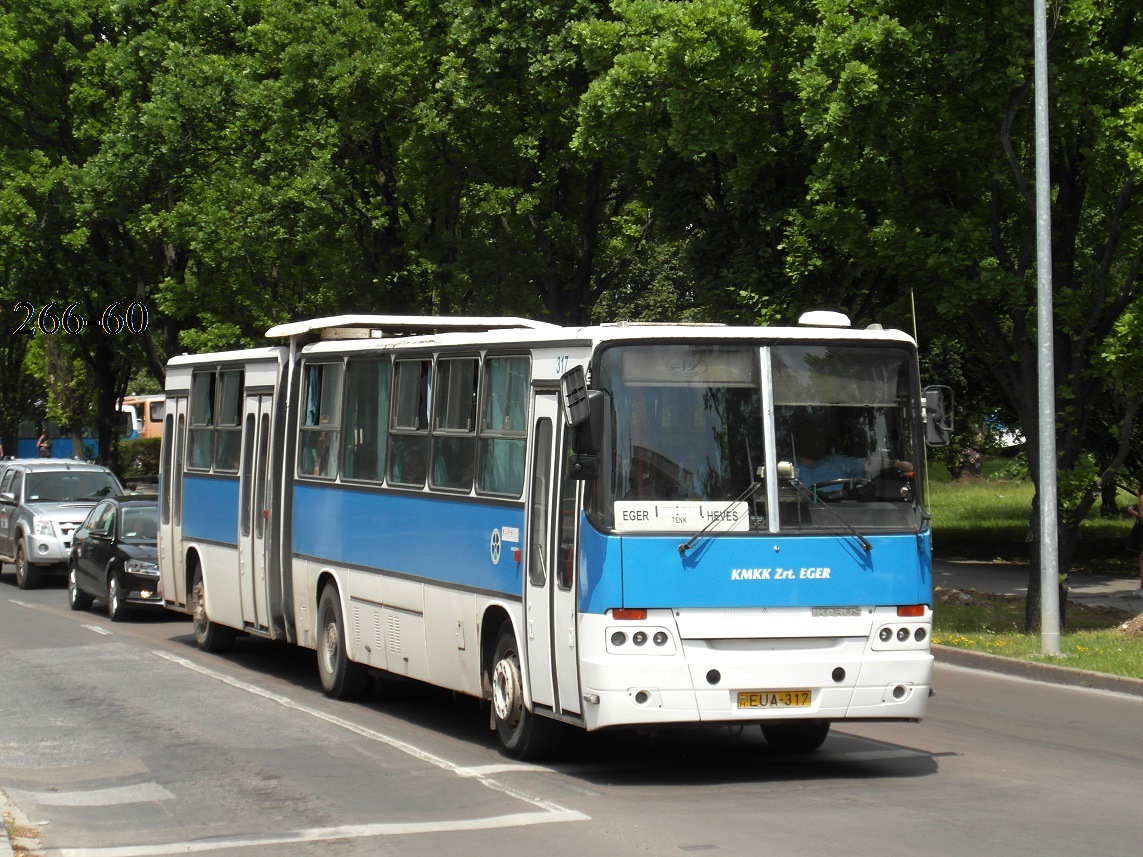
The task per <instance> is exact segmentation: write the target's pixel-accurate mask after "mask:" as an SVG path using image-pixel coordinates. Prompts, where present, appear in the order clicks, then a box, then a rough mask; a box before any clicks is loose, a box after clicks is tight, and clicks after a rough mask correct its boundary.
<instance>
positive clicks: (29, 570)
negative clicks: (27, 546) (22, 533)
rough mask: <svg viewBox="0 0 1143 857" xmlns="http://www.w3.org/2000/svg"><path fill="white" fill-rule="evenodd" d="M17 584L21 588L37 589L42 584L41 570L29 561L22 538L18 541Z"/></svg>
mask: <svg viewBox="0 0 1143 857" xmlns="http://www.w3.org/2000/svg"><path fill="white" fill-rule="evenodd" d="M16 585H17V586H18V587H20V588H21V589H36V588H37V587H39V585H40V570H39V569H38V568H36V567H35V566H34V565H32V564H31V563H30V562H28V555H27V554H26V553H25V552H24V540H23V539H22V538H21V539H20V540H19V541H17V542H16Z"/></svg>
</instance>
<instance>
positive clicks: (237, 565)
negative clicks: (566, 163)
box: [159, 312, 951, 758]
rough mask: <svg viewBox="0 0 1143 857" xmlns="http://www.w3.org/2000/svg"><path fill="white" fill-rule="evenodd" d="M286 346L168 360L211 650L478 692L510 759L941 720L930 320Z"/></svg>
mask: <svg viewBox="0 0 1143 857" xmlns="http://www.w3.org/2000/svg"><path fill="white" fill-rule="evenodd" d="M267 335H268V338H270V339H281V340H282V344H281V345H278V346H273V347H265V348H256V349H253V350H248V351H233V352H225V353H217V354H200V355H193V356H181V357H176V358H174V359H172V360H171V361H170V363H169V365H168V370H167V389H166V393H165V395H166V414H165V425H164V429H163V450H162V464H161V471H162V472H161V477H160V522H161V527H160V530H161V531H160V540H159V548H160V550H159V565H160V569H161V575H162V589H163V597H164V601H165V603H166V606H167V607H169V608H171V609H174V610H178V611H182V612H185V613H188V614H190V615H191V616H192V617H193V620H194V621H193V624H194V633H195V637H196V640H197V643H198V645H199V646H200V647H201V648H203V649H204V650H208V651H215V650H224V649H226V648H229V647H230V646H231V645H232V644H233V642H234V640H235V638H236V636H238V635H242V634H245V635H250V636H255V637H264V638H268V639H273V640H282V641H286V642H289V643H292V644H296V645H298V646H302V647H306V648H310V649H315V650H316V652H317V665H318V672H319V675H320V678H321V682H322V686H323V688H324V690H325V692H326V693H327V694H328V695H330V696H331V697H335V698H359V697H361V696H363V695H365V694H366V693H367V692H373V691H375V690H376V689H377V688H378V687H379V686H380V687H383V686H384V681H383V679H384V678H386V677H389V678H393V677H402V678H405V679H415V680H419V681H422V682H428V683H431V684H433V685H437V686H440V687H443V688H448V689H451V690H453V691H457V692H460V693H464V694H470V695H472V696H474V697H478V698H481V699H484V700H487V701H488V703H489V705H490V723H491V724H492V727H493V728H494V729H495V730H496V732H497V734H498V737H499V740H500V742H501V743H502V745H503V748H504V751H505V752H506V753H507V754H508V755H510V756H513V757H516V758H535V757H537V756H540V755H543V754H545V753H549V752H551V751H553V750H554V748H555V746H556V744H557V742H558V740H559V737H560V735H561V734H562V733H563V732H564V731H565V730H567V729H568V728H569V727H578V728H580V729H584V730H589V731H591V730H601V729H608V728H614V727H647V726H656V727H658V726H682V725H720V726H724V725H727V724H732V725H736V726H741V725H745V724H757V725H758V726H760V727H761V730H762V734H763V735H764V736H765V738H766V740H767V742H769V743H770V744H771V745H772V746H774V747H775V748H777V749H779V750H782V751H788V752H807V751H811V750H814V749H817V747H819V746H820V745H821V743H822V742H823V741H824V740H825V739H826V736H827V733H828V730H829V728H830V724H831V723H834V722H839V721H847V720H894V721H916V720H918V719H920V718H921V717H922V716H923V715H924V713H925V708H926V704H927V700H928V697H929V689H930V677H931V672H932V655H931V652H930V635H931V629H932V575H931V557H930V535H931V534H930V527H929V516H928V514H927V513H926V511H925V505H924V504H925V493H924V491H925V484H924V447H925V444H926V440H927V439H928V440H929V441H930V442H933V441H936V442H947V430H948V425H947V423H948V422H949V421H950V417H949V412H948V410H947V408H946V398H945V396H944V395H943V392H942V391H943V390H944V388H929V389H927V390H926V391H924V392H922V390H921V387H920V382H919V377H918V369H917V356H916V346H915V344H914V342H913V340H912V339H911V338H910V337H909V336H908V335H906V334H904V333H901V332H899V331H890V330H880V329H868V330H856V329H853V328H852V327H850V326H849V322H848V319H847V318H846V317H845V316H844V315H842V314H840V313H820V312H819V313H808V314H807V315H806V316H803V318H802V320H801V323H800V324H799V325H798V326H792V327H785V328H760V327H759V328H755V327H723V326H715V325H650V324H647V325H642V324H640V325H636V324H614V325H601V326H597V327H584V328H568V327H558V326H554V325H551V324H547V323H542V322H534V321H528V320H525V319H517V318H480V317H476V318H432V317H405V316H340V317H336V318H326V319H318V320H314V321H304V322H296V323H290V324H284V325H280V326H278V327H275V328H272V329H271V330H270V331H268V334H267ZM948 404H949V405H950V406H951V402H950V403H948ZM807 428H808V429H812V431H811V432H810V433H809V435H807V434H806V432H805V430H806V429H807ZM806 437H809V438H810V439H805V438H806ZM831 468H832V470H833V472H832V473H831V472H829V471H830V470H831Z"/></svg>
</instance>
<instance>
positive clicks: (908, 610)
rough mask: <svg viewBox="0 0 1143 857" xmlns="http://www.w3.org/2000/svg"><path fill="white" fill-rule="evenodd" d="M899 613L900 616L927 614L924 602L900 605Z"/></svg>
mask: <svg viewBox="0 0 1143 857" xmlns="http://www.w3.org/2000/svg"><path fill="white" fill-rule="evenodd" d="M897 615H898V616H924V615H925V605H924V604H910V605H908V606H907V607H898V608H897Z"/></svg>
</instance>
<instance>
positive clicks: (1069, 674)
mask: <svg viewBox="0 0 1143 857" xmlns="http://www.w3.org/2000/svg"><path fill="white" fill-rule="evenodd" d="M933 656H934V657H935V658H936V659H937V660H938V661H939V662H941V663H945V664H953V665H954V666H959V667H970V668H972V669H980V670H988V671H990V672H998V673H1003V674H1005V675H1012V676H1019V677H1020V678H1027V679H1032V680H1033V681H1043V682H1048V683H1050V684H1062V685H1067V686H1069V687H1087V688H1092V689H1093V690H1110V691H1114V692H1116V693H1126V694H1130V695H1131V696H1143V679H1138V678H1125V677H1124V676H1116V675H1107V674H1106V673H1094V672H1088V671H1087V670H1077V669H1071V668H1070V667H1060V666H1056V665H1055V664H1039V663H1033V662H1031V661H1018V660H1015V659H1014V658H1005V657H1002V656H1001V655H990V654H987V653H985V652H970V651H967V650H966V649H954V648H952V647H950V646H933Z"/></svg>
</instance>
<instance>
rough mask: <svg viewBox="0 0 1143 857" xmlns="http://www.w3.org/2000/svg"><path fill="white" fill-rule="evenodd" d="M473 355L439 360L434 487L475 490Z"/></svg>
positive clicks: (474, 384) (434, 443)
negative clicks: (473, 483)
mask: <svg viewBox="0 0 1143 857" xmlns="http://www.w3.org/2000/svg"><path fill="white" fill-rule="evenodd" d="M477 370H478V361H477V360H476V358H474V357H465V358H459V359H449V360H438V361H437V383H436V390H435V399H436V401H435V403H434V407H435V414H434V417H433V467H432V471H431V472H430V473H429V479H430V483H431V484H432V486H433V487H434V488H445V489H453V490H457V491H466V492H467V491H470V490H472V478H473V472H474V467H475V464H476V382H477V377H478V371H477Z"/></svg>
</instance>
